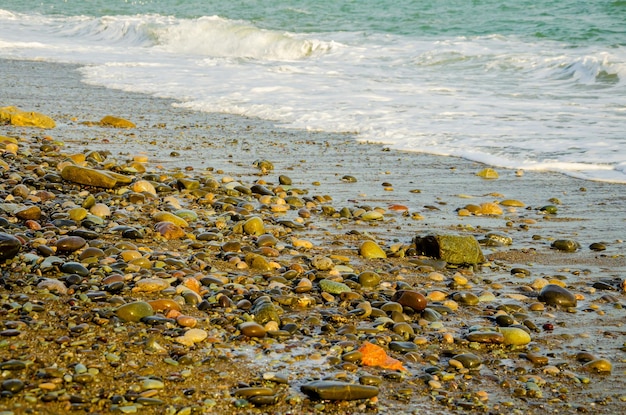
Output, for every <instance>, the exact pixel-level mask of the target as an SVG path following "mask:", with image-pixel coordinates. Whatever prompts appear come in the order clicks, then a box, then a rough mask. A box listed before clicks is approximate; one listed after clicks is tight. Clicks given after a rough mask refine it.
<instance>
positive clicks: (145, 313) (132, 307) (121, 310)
mask: <svg viewBox="0 0 626 415" xmlns="http://www.w3.org/2000/svg"><path fill="white" fill-rule="evenodd" d="M115 314H116V315H117V316H118V317H119V318H121V319H122V320H124V321H134V322H138V321H140V320H141V319H142V318H144V317H149V316H152V315H154V310H153V309H152V306H150V304H148V303H147V302H145V301H134V302H132V303H127V304H123V305H121V306H119V307H118V308H117V309H116V310H115Z"/></svg>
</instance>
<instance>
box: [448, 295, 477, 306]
mask: <svg viewBox="0 0 626 415" xmlns="http://www.w3.org/2000/svg"><path fill="white" fill-rule="evenodd" d="M452 299H453V300H454V301H456V302H457V303H459V304H461V305H467V306H473V305H476V304H478V303H479V302H480V299H479V298H478V296H476V294H474V293H470V292H456V293H454V294H453V295H452Z"/></svg>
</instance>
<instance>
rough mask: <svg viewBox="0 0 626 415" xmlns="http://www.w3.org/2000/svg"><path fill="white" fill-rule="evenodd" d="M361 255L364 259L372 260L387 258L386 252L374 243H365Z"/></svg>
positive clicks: (360, 251)
mask: <svg viewBox="0 0 626 415" xmlns="http://www.w3.org/2000/svg"><path fill="white" fill-rule="evenodd" d="M359 253H360V254H361V256H362V257H364V258H368V259H372V258H387V254H386V253H385V251H384V250H383V249H382V248H381V247H380V246H379V245H378V244H377V243H376V242H374V241H365V242H363V243H362V244H361V246H360V248H359Z"/></svg>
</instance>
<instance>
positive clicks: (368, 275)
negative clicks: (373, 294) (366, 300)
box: [359, 271, 382, 288]
mask: <svg viewBox="0 0 626 415" xmlns="http://www.w3.org/2000/svg"><path fill="white" fill-rule="evenodd" d="M381 280H382V277H381V276H380V275H379V274H378V273H377V272H374V271H363V272H362V273H360V274H359V284H361V286H363V287H365V288H374V287H376V286H377V285H378V284H380V281H381Z"/></svg>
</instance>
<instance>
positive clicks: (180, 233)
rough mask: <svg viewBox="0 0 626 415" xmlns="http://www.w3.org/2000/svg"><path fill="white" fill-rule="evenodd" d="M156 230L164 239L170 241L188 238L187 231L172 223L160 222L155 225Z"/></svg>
mask: <svg viewBox="0 0 626 415" xmlns="http://www.w3.org/2000/svg"><path fill="white" fill-rule="evenodd" d="M154 230H156V231H157V232H158V233H159V234H160V235H161V236H162V237H163V238H165V239H167V240H168V241H170V240H173V239H181V238H184V237H185V236H186V233H185V231H184V230H183V229H182V228H181V227H180V226H178V225H176V224H175V223H172V222H168V221H166V222H159V223H157V224H156V225H154Z"/></svg>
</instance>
